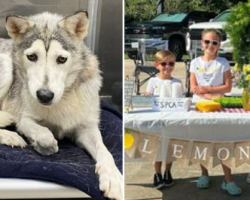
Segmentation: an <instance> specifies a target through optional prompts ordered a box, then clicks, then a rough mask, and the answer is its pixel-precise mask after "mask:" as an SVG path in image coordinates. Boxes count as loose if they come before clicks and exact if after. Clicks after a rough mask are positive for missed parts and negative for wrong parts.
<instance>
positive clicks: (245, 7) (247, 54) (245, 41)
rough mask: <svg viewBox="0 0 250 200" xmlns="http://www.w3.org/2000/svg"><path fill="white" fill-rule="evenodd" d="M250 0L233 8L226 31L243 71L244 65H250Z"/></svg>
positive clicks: (239, 66)
mask: <svg viewBox="0 0 250 200" xmlns="http://www.w3.org/2000/svg"><path fill="white" fill-rule="evenodd" d="M249 13H250V0H248V1H247V2H245V3H242V2H239V3H238V4H237V5H236V6H234V7H232V8H231V12H230V15H229V16H228V18H227V25H226V26H225V31H226V32H227V33H228V34H229V36H230V41H231V44H232V46H233V57H234V60H235V62H236V63H237V64H238V68H239V69H240V70H241V71H242V69H243V65H244V64H249V63H250V15H249Z"/></svg>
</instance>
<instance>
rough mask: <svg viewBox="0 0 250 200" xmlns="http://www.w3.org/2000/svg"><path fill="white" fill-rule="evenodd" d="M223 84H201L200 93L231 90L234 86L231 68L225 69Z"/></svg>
mask: <svg viewBox="0 0 250 200" xmlns="http://www.w3.org/2000/svg"><path fill="white" fill-rule="evenodd" d="M223 80H224V83H223V85H219V86H199V92H200V94H206V93H210V94H211V93H222V94H224V93H227V92H230V91H231V87H232V77H231V72H230V70H228V71H225V72H224V73H223Z"/></svg>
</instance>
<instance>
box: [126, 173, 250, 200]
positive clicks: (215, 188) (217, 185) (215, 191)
mask: <svg viewBox="0 0 250 200" xmlns="http://www.w3.org/2000/svg"><path fill="white" fill-rule="evenodd" d="M246 177H247V174H235V175H233V179H234V181H235V182H236V183H237V185H238V186H239V187H240V188H241V189H242V190H243V193H242V194H241V195H240V196H238V197H235V196H230V195H229V194H227V192H225V191H223V190H222V189H221V183H222V181H223V176H212V177H211V179H210V180H211V183H210V187H209V188H208V189H198V188H197V187H196V183H197V179H198V177H193V178H185V179H175V184H174V185H173V186H171V187H163V188H162V189H160V190H159V191H160V192H162V199H163V200H211V199H218V200H231V199H232V200H235V199H236V198H237V199H240V200H249V197H250V184H248V183H246ZM127 185H134V186H142V187H145V188H153V184H152V183H143V184H127Z"/></svg>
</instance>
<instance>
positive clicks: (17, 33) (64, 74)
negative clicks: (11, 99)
mask: <svg viewBox="0 0 250 200" xmlns="http://www.w3.org/2000/svg"><path fill="white" fill-rule="evenodd" d="M60 17H61V16H54V15H51V14H49V13H43V14H42V15H37V16H34V17H33V18H32V17H31V18H22V17H18V16H9V17H7V20H6V27H7V30H8V33H9V35H10V36H11V37H12V38H13V39H14V42H15V43H16V48H14V52H15V54H14V56H15V62H18V63H19V64H17V66H18V67H19V68H20V72H21V73H22V74H23V77H25V79H27V85H28V88H29V91H30V94H31V95H32V97H33V98H34V99H36V100H37V101H38V102H39V103H41V104H42V105H45V106H50V105H53V104H56V103H58V102H59V101H60V99H61V98H62V96H63V94H64V91H65V88H69V87H70V86H71V85H72V84H74V81H76V80H75V79H74V75H76V74H77V69H78V68H79V66H78V65H80V63H76V61H75V60H76V59H74V58H75V57H76V56H79V55H77V53H76V52H77V51H79V50H78V49H77V48H76V47H77V45H76V44H77V43H80V42H81V43H83V39H84V37H85V36H86V34H87V28H88V19H87V14H86V13H85V12H78V13H76V14H74V15H71V16H69V17H67V18H64V19H61V18H60ZM49 20H51V21H49ZM72 66H74V67H72Z"/></svg>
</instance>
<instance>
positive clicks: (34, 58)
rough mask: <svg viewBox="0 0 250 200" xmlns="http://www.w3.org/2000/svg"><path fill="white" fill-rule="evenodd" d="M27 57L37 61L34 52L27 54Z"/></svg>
mask: <svg viewBox="0 0 250 200" xmlns="http://www.w3.org/2000/svg"><path fill="white" fill-rule="evenodd" d="M27 58H28V59H29V60H30V61H32V62H36V61H37V55H36V54H31V55H27Z"/></svg>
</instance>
